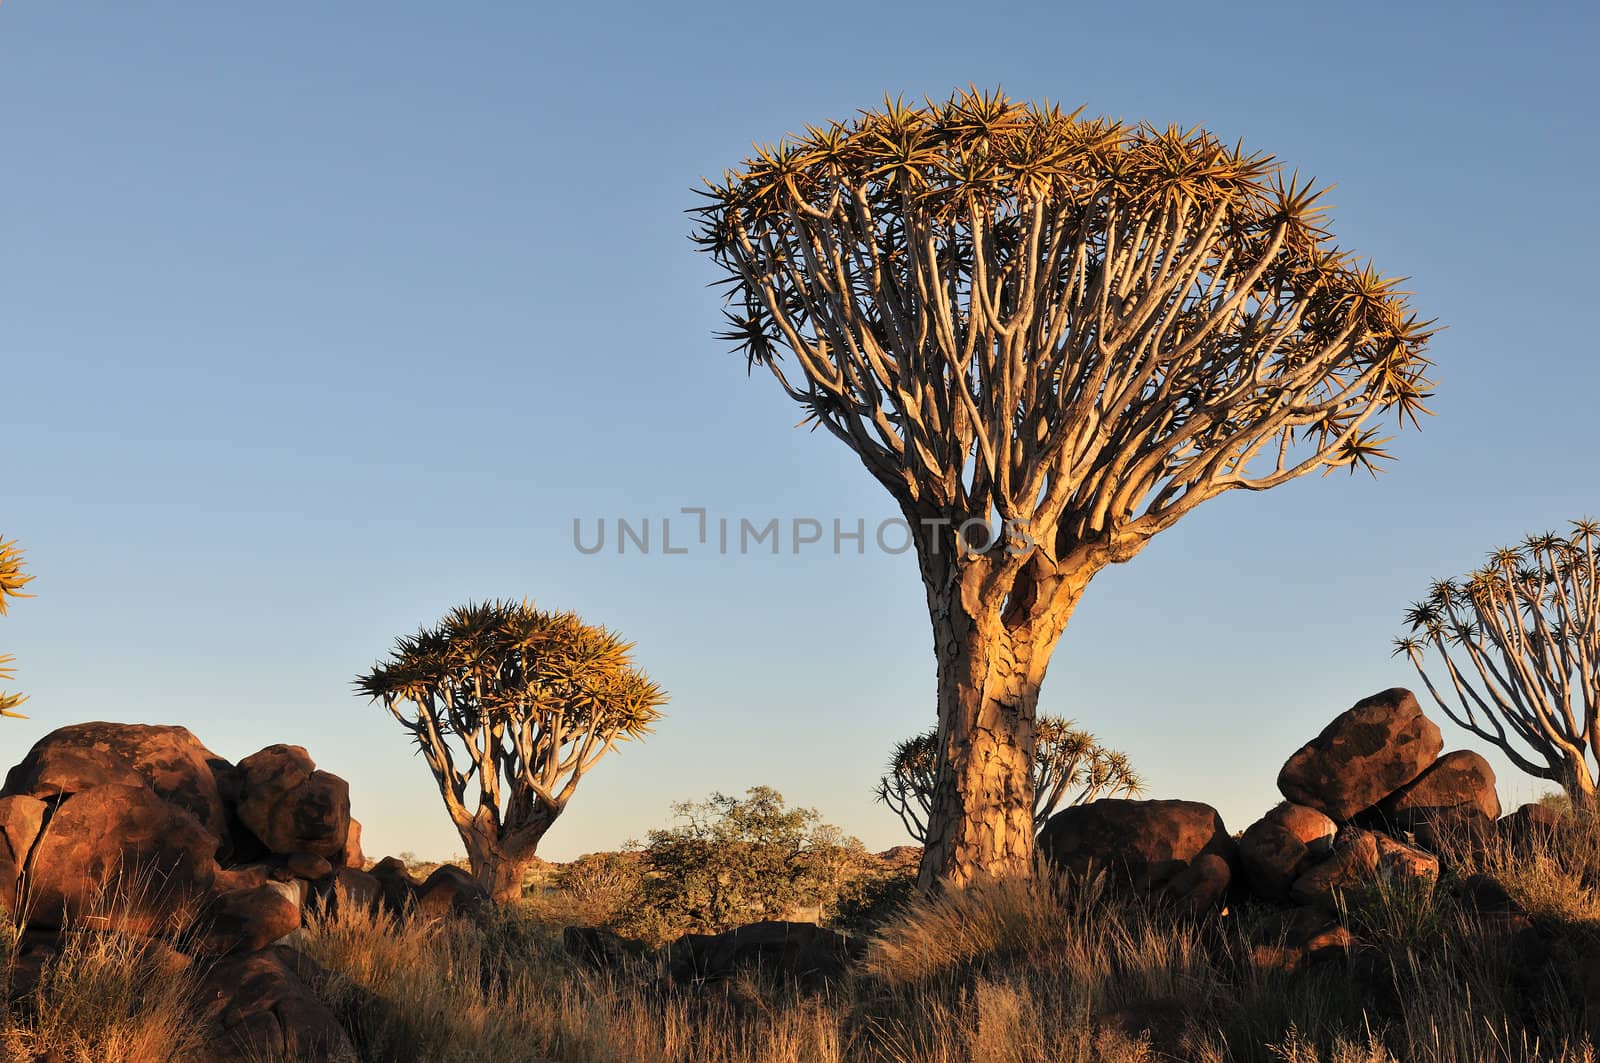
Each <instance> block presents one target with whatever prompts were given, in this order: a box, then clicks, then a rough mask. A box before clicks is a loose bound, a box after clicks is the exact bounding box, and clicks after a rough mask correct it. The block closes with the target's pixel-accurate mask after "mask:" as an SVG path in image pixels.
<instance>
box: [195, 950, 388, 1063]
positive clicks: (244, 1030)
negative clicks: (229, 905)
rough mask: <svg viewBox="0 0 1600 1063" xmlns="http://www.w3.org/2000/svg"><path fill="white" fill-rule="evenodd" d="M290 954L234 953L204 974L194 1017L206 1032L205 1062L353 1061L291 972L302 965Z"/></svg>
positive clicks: (342, 1038)
mask: <svg viewBox="0 0 1600 1063" xmlns="http://www.w3.org/2000/svg"><path fill="white" fill-rule="evenodd" d="M291 951H292V950H289V949H286V948H284V947H282V946H279V947H276V948H269V949H265V950H263V951H260V952H244V953H237V954H234V955H230V956H225V957H223V958H222V959H220V960H218V961H217V962H216V964H215V965H214V966H212V968H211V969H210V971H208V972H207V974H206V976H205V978H204V979H203V980H202V982H201V984H200V990H199V993H198V996H199V1001H200V1003H199V1012H200V1014H199V1018H200V1020H201V1021H202V1022H204V1023H206V1024H207V1026H208V1027H209V1029H210V1031H211V1038H210V1043H209V1044H208V1045H207V1047H206V1055H205V1059H206V1060H207V1063H236V1061H237V1063H245V1061H250V1060H260V1059H296V1060H316V1061H318V1063H342V1061H345V1060H352V1061H353V1060H355V1059H357V1058H358V1057H357V1055H356V1051H355V1048H354V1046H353V1045H352V1044H351V1043H350V1038H349V1036H348V1035H347V1034H346V1033H345V1031H344V1028H343V1027H341V1026H340V1025H339V1021H338V1019H336V1018H335V1017H334V1015H333V1013H332V1012H331V1011H329V1010H328V1007H327V1005H325V1004H323V1003H322V1001H321V1000H320V999H318V997H317V995H316V993H315V992H313V991H312V989H311V987H309V986H308V985H306V983H305V982H304V981H303V980H302V979H301V977H300V975H299V974H297V973H296V970H297V969H303V968H305V967H306V966H308V963H307V960H306V959H305V958H304V957H297V956H292V955H288V954H289V953H290V952H291Z"/></svg>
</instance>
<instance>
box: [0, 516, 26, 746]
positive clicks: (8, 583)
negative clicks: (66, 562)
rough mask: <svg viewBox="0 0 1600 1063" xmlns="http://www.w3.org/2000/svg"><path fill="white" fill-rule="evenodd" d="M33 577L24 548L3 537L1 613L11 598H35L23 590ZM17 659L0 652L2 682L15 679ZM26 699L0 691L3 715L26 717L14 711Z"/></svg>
mask: <svg viewBox="0 0 1600 1063" xmlns="http://www.w3.org/2000/svg"><path fill="white" fill-rule="evenodd" d="M32 579H33V577H32V576H30V575H28V574H27V573H25V572H24V571H23V570H22V548H21V547H19V546H18V545H17V544H16V542H15V541H8V540H7V539H6V538H5V537H4V536H0V616H4V615H6V612H7V608H8V605H9V602H10V600H11V599H15V598H31V597H33V595H31V594H25V593H23V590H22V588H24V587H26V586H27V585H28V583H29V582H30V581H32ZM15 660H16V658H15V657H13V656H12V655H11V654H9V653H6V654H0V682H10V681H11V680H13V679H15V678H16V675H17V673H16V669H15V668H14V667H12V662H13V661H15ZM27 700H28V696H27V695H26V694H8V693H6V692H5V691H3V690H0V716H10V717H11V718H13V719H19V720H20V719H26V717H25V716H24V715H23V714H22V713H20V712H16V711H14V710H15V709H16V707H17V706H18V705H21V704H22V703H23V702H24V701H27Z"/></svg>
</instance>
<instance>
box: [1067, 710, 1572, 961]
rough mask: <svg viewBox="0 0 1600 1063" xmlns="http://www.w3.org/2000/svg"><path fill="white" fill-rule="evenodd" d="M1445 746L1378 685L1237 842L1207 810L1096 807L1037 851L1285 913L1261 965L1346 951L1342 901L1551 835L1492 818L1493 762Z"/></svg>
mask: <svg viewBox="0 0 1600 1063" xmlns="http://www.w3.org/2000/svg"><path fill="white" fill-rule="evenodd" d="M1443 745H1444V743H1443V739H1442V737H1441V735H1440V732H1439V728H1438V726H1437V725H1435V724H1434V723H1433V721H1432V720H1429V719H1428V718H1427V717H1426V716H1425V715H1423V712H1422V708H1421V706H1420V705H1418V703H1417V699H1416V698H1415V697H1414V696H1413V695H1412V693H1411V692H1410V691H1408V690H1403V689H1400V688H1395V689H1392V690H1385V691H1383V692H1382V693H1380V694H1374V695H1373V696H1372V697H1370V698H1365V699H1363V700H1362V701H1359V702H1357V703H1356V704H1355V705H1353V706H1351V707H1350V708H1349V709H1348V710H1346V711H1345V712H1343V713H1341V714H1340V715H1339V716H1337V717H1336V718H1335V719H1334V720H1333V721H1332V722H1331V723H1329V724H1328V726H1327V727H1325V728H1323V730H1322V733H1320V734H1318V735H1317V736H1316V737H1315V738H1312V739H1311V740H1310V741H1309V742H1307V743H1306V744H1305V745H1303V746H1302V747H1300V749H1299V750H1297V751H1296V752H1295V753H1294V754H1293V755H1292V756H1290V757H1289V759H1288V761H1287V762H1285V764H1284V765H1283V769H1282V770H1281V771H1280V772H1279V773H1278V789H1279V791H1280V792H1281V793H1282V794H1283V796H1284V798H1285V800H1284V802H1283V803H1282V804H1279V805H1278V806H1276V807H1275V808H1273V809H1271V810H1270V811H1268V812H1267V813H1266V815H1264V816H1262V817H1261V819H1259V820H1257V821H1256V822H1255V823H1252V824H1251V825H1250V826H1249V827H1247V828H1246V829H1245V830H1244V832H1243V833H1242V834H1240V835H1239V836H1238V837H1237V838H1234V837H1233V836H1231V835H1229V833H1228V831H1227V829H1226V828H1225V827H1224V826H1223V823H1222V818H1221V816H1219V815H1218V814H1217V812H1216V810H1215V809H1213V808H1212V807H1210V806H1209V805H1204V804H1200V803H1198V802H1194V801H1135V800H1102V801H1093V802H1090V803H1088V804H1084V805H1080V806H1077V807H1074V808H1069V809H1066V810H1064V811H1062V812H1059V813H1057V814H1056V815H1055V816H1053V817H1051V819H1050V821H1049V822H1048V823H1047V824H1046V825H1045V827H1044V830H1043V831H1042V832H1041V834H1040V835H1039V850H1040V853H1041V854H1042V855H1043V856H1044V857H1045V859H1047V860H1049V861H1050V862H1052V863H1054V864H1055V865H1057V866H1059V867H1062V868H1064V869H1067V870H1069V871H1073V872H1076V873H1079V874H1082V873H1085V872H1090V871H1104V872H1105V873H1106V875H1107V876H1108V880H1109V881H1110V882H1111V883H1112V884H1113V885H1120V886H1123V887H1129V888H1133V889H1135V890H1139V891H1145V892H1157V893H1161V894H1163V895H1165V896H1167V897H1168V898H1169V899H1171V900H1172V901H1174V902H1175V903H1177V904H1179V905H1181V906H1183V907H1186V908H1189V909H1191V910H1198V909H1205V908H1212V907H1218V906H1221V905H1224V904H1227V903H1228V902H1229V901H1230V900H1231V901H1238V900H1243V899H1245V898H1247V897H1250V898H1255V899H1257V900H1260V901H1266V902H1270V903H1272V904H1276V905H1279V906H1282V907H1283V908H1284V909H1285V910H1284V911H1283V912H1282V915H1281V918H1279V919H1278V920H1277V921H1276V922H1273V921H1272V920H1268V922H1269V923H1271V924H1272V926H1271V927H1268V928H1267V933H1266V935H1265V936H1264V938H1263V944H1262V946H1261V947H1260V948H1259V949H1257V959H1258V960H1259V961H1260V962H1262V963H1265V964H1273V965H1277V966H1286V967H1294V966H1298V965H1300V964H1302V963H1306V962H1310V961H1314V960H1317V959H1322V958H1325V957H1327V956H1330V955H1337V954H1343V952H1344V951H1345V950H1346V949H1347V948H1348V947H1349V945H1350V938H1349V935H1348V933H1347V932H1345V931H1344V930H1342V929H1340V927H1339V923H1338V921H1337V920H1336V917H1335V916H1336V912H1337V910H1338V907H1339V904H1340V899H1341V896H1342V895H1345V894H1348V893H1349V892H1350V891H1353V890H1356V889H1359V888H1362V887H1365V886H1369V885H1371V884H1373V883H1375V882H1377V881H1379V880H1385V881H1388V882H1390V883H1401V884H1404V885H1406V886H1408V887H1409V888H1415V889H1420V890H1431V889H1432V887H1433V884H1434V883H1435V882H1437V881H1438V878H1439V872H1440V862H1441V860H1443V861H1446V862H1448V861H1449V860H1450V859H1452V858H1453V857H1456V856H1459V855H1462V854H1465V853H1468V852H1471V851H1473V850H1474V849H1476V848H1478V847H1481V846H1483V845H1485V844H1487V843H1488V842H1489V840H1490V839H1493V838H1495V837H1496V836H1498V837H1500V838H1503V839H1504V840H1505V841H1506V842H1507V843H1509V844H1511V845H1513V846H1516V845H1522V844H1526V843H1527V842H1528V840H1530V839H1532V838H1534V837H1536V836H1537V835H1538V834H1539V833H1540V832H1547V831H1549V830H1550V829H1552V828H1551V818H1552V816H1553V814H1552V813H1550V812H1549V811H1548V810H1546V809H1542V808H1540V807H1539V806H1536V805H1527V806H1523V807H1522V808H1520V809H1518V810H1517V811H1515V812H1513V813H1512V814H1511V815H1509V816H1506V817H1504V818H1501V816H1500V800H1499V797H1498V796H1497V795H1496V792H1495V777H1494V770H1493V769H1492V768H1491V767H1490V766H1489V763H1488V762H1487V761H1485V760H1484V759H1483V757H1481V756H1479V755H1478V754H1476V753H1472V752H1468V751H1465V750H1462V751H1457V752H1453V753H1445V754H1444V755H1443V756H1441V755H1440V753H1441V751H1442V749H1443ZM1273 927H1275V928H1276V931H1277V933H1276V934H1273V933H1271V930H1272V928H1273Z"/></svg>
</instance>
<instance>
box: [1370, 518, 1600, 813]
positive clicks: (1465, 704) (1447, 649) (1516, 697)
mask: <svg viewBox="0 0 1600 1063" xmlns="http://www.w3.org/2000/svg"><path fill="white" fill-rule="evenodd" d="M1597 552H1600V522H1597V521H1593V520H1581V521H1574V522H1573V523H1572V531H1571V534H1569V535H1566V536H1561V535H1554V534H1547V535H1539V536H1532V537H1529V538H1528V539H1525V540H1524V541H1523V543H1522V545H1521V546H1519V547H1514V548H1513V547H1505V548H1502V549H1499V550H1496V551H1494V552H1493V553H1491V554H1490V555H1489V557H1488V560H1487V561H1486V562H1485V564H1484V565H1483V567H1481V568H1479V569H1477V570H1476V571H1474V572H1470V573H1468V574H1467V575H1466V576H1465V577H1464V578H1462V579H1457V580H1438V581H1436V582H1435V583H1434V584H1433V586H1432V588H1431V589H1430V590H1429V593H1428V597H1427V598H1426V599H1424V600H1423V601H1420V602H1417V603H1415V604H1414V605H1412V607H1411V609H1410V610H1409V611H1408V612H1407V613H1406V620H1407V622H1408V623H1409V624H1410V625H1411V634H1409V635H1405V636H1402V637H1401V638H1397V639H1395V654H1396V655H1397V656H1398V655H1400V654H1405V655H1406V656H1407V657H1408V658H1410V660H1411V663H1412V664H1413V665H1414V666H1415V667H1416V669H1417V674H1418V675H1420V676H1421V677H1422V681H1423V683H1425V684H1426V685H1427V687H1428V692H1429V693H1430V694H1432V695H1433V698H1434V700H1435V701H1437V702H1438V704H1439V707H1440V709H1442V710H1443V711H1444V713H1445V714H1446V715H1447V716H1449V717H1450V719H1451V720H1453V721H1454V722H1455V723H1456V724H1457V725H1458V726H1460V727H1464V728H1466V729H1467V730H1468V731H1471V732H1472V733H1473V734H1475V735H1477V736H1478V737H1479V738H1481V739H1483V740H1484V741H1486V742H1489V743H1491V744H1493V745H1494V746H1496V747H1497V748H1498V749H1499V750H1500V751H1501V752H1502V753H1504V754H1505V755H1506V756H1507V757H1508V758H1510V760H1511V762H1512V763H1513V764H1515V765H1516V766H1517V767H1518V768H1520V769H1522V770H1523V771H1525V772H1527V773H1528V774H1529V775H1532V776H1534V777H1536V778H1540V779H1549V780H1550V781H1551V782H1553V783H1555V784H1556V785H1558V786H1560V787H1561V788H1562V789H1563V790H1565V791H1566V793H1567V796H1568V797H1570V798H1571V799H1572V805H1573V807H1574V808H1575V809H1579V810H1581V811H1585V812H1587V813H1589V814H1593V813H1595V812H1596V811H1597V810H1600V798H1597V794H1600V785H1597V784H1600V773H1597V767H1600V765H1597V763H1596V755H1597V754H1600V585H1597V581H1596V578H1595V577H1596V574H1597V570H1596V563H1595V561H1596V554H1597ZM1429 650H1432V651H1434V655H1435V656H1437V658H1438V660H1439V662H1440V664H1442V665H1443V668H1444V681H1443V683H1442V684H1441V685H1442V686H1443V687H1444V690H1443V691H1441V690H1440V688H1439V686H1436V685H1435V684H1434V681H1433V679H1432V677H1430V676H1429V674H1428V672H1427V670H1426V669H1425V667H1424V662H1425V661H1426V659H1427V657H1428V651H1429Z"/></svg>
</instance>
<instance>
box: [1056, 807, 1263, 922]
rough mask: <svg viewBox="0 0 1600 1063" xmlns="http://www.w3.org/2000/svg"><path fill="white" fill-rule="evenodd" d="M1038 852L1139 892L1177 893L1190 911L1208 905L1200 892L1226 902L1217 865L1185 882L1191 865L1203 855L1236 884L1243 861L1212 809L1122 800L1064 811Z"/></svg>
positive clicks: (1065, 867) (1068, 867) (1072, 868)
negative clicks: (1214, 860) (1168, 890)
mask: <svg viewBox="0 0 1600 1063" xmlns="http://www.w3.org/2000/svg"><path fill="white" fill-rule="evenodd" d="M1039 852H1040V855H1042V856H1043V857H1044V858H1045V859H1046V860H1048V861H1050V862H1051V863H1052V864H1054V865H1055V866H1057V867H1059V868H1062V869H1063V870H1065V871H1069V872H1071V873H1073V874H1076V875H1084V874H1090V873H1093V872H1095V871H1100V870H1104V871H1106V872H1107V874H1109V875H1110V876H1111V877H1112V881H1114V882H1122V883H1125V884H1127V885H1131V886H1132V887H1134V888H1135V889H1138V890H1153V889H1159V888H1163V887H1168V886H1170V887H1171V891H1172V892H1173V893H1174V895H1175V896H1176V897H1177V898H1178V899H1179V900H1180V901H1183V902H1184V903H1186V904H1192V903H1193V902H1194V901H1196V900H1199V899H1201V898H1200V897H1199V896H1198V895H1195V896H1189V894H1190V893H1191V892H1192V891H1193V890H1195V889H1196V887H1200V888H1201V889H1202V891H1203V892H1204V893H1206V894H1208V895H1209V894H1212V893H1217V896H1218V897H1220V893H1218V892H1217V889H1216V879H1217V877H1218V876H1219V875H1220V873H1221V872H1220V870H1219V868H1218V865H1217V864H1213V863H1211V862H1209V861H1208V862H1207V870H1206V871H1205V873H1203V874H1201V873H1197V874H1196V875H1192V876H1191V875H1184V874H1183V873H1184V872H1185V871H1187V870H1188V869H1189V867H1190V865H1191V864H1192V863H1194V862H1195V861H1196V860H1198V859H1199V858H1200V857H1201V856H1203V855H1210V856H1215V857H1217V858H1218V861H1219V862H1220V865H1221V867H1223V868H1227V869H1228V870H1229V874H1230V877H1231V871H1232V868H1233V867H1234V866H1235V861H1236V859H1237V854H1236V852H1235V847H1234V841H1233V839H1232V838H1231V837H1229V836H1228V829H1227V827H1225V826H1224V825H1223V823H1222V817H1221V816H1220V815H1218V814H1217V810H1216V809H1214V808H1212V807H1211V806H1210V805H1204V804H1201V803H1199V802H1198V801H1133V800H1125V799H1122V798H1106V799H1103V800H1099V801H1091V802H1089V803H1088V804H1083V805H1078V806H1076V807H1073V808H1068V809H1064V810H1062V811H1060V812H1057V813H1056V814H1055V815H1054V816H1051V817H1050V821H1049V822H1048V823H1046V824H1045V826H1044V830H1043V831H1041V832H1040V834H1039ZM1180 876H1181V877H1180ZM1226 888H1227V887H1226V884H1224V885H1223V886H1222V889H1224V890H1225V889H1226Z"/></svg>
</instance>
